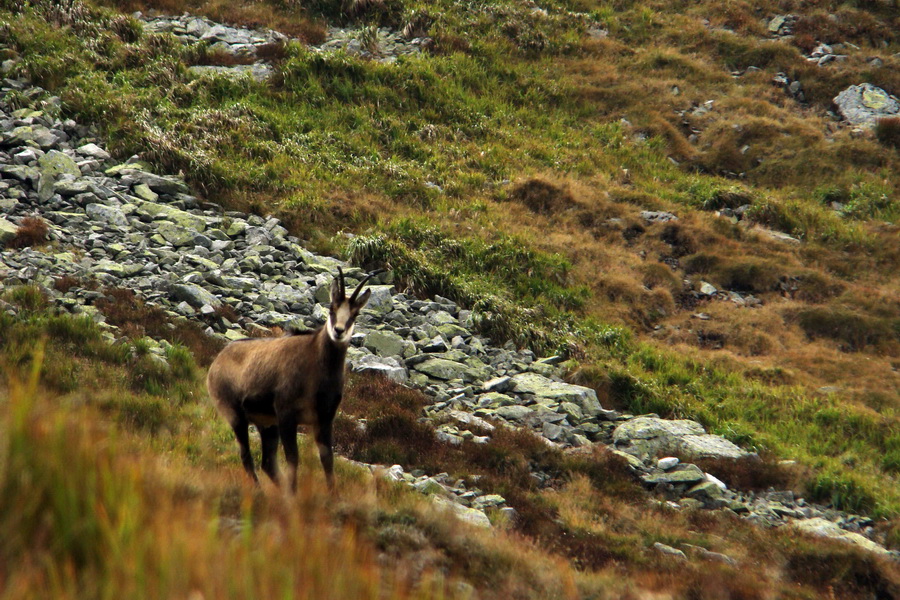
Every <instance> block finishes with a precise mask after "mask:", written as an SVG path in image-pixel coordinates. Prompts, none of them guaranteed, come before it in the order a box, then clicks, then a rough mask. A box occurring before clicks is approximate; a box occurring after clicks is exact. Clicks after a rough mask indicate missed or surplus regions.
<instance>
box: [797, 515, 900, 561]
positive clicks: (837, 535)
mask: <svg viewBox="0 0 900 600" xmlns="http://www.w3.org/2000/svg"><path fill="white" fill-rule="evenodd" d="M791 525H792V526H793V527H795V528H796V529H799V530H800V531H803V532H806V533H810V534H812V535H817V536H821V537H828V538H831V539H834V540H840V541H842V542H845V543H848V544H853V545H855V546H859V547H860V548H865V549H866V550H869V551H871V552H875V553H876V554H882V555H885V556H890V555H891V552H890V551H889V550H887V549H885V548H884V547H882V546H880V545H879V544H876V543H875V542H873V541H872V540H870V539H868V538H866V537H864V536H862V535H860V534H858V533H853V532H852V531H844V530H843V529H841V528H840V527H838V525H837V524H836V523H832V522H831V521H829V520H827V519H823V518H821V517H817V518H815V519H803V520H801V521H794V522H793V523H791Z"/></svg>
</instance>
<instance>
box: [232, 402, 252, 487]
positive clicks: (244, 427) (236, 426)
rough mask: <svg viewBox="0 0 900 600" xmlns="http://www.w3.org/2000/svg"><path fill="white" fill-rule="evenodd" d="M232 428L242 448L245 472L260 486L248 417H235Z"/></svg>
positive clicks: (242, 461)
mask: <svg viewBox="0 0 900 600" xmlns="http://www.w3.org/2000/svg"><path fill="white" fill-rule="evenodd" d="M231 428H232V429H233V430H234V436H235V437H236V438H237V441H238V445H239V446H240V447H241V463H243V465H244V470H245V471H247V474H248V475H250V478H251V479H252V480H253V483H255V484H256V485H259V478H258V477H257V476H256V469H254V468H253V455H252V454H251V453H250V431H249V428H250V423H249V422H248V421H247V417H245V416H244V415H235V416H234V418H233V419H232V421H231Z"/></svg>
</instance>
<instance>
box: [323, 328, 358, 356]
mask: <svg viewBox="0 0 900 600" xmlns="http://www.w3.org/2000/svg"><path fill="white" fill-rule="evenodd" d="M316 342H317V344H318V346H319V347H320V348H321V349H322V356H323V357H324V358H325V360H326V362H331V361H343V360H344V357H345V356H346V355H347V348H348V347H349V346H350V342H349V341H347V342H336V341H334V340H333V339H331V336H329V335H328V331H327V329H326V327H325V326H324V325H323V326H322V327H320V328H319V329H318V330H317V331H316Z"/></svg>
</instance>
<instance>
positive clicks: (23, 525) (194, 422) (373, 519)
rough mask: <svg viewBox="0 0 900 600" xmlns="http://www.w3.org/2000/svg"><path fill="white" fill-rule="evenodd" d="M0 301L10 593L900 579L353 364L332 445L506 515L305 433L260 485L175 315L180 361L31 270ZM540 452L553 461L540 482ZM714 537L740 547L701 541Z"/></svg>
mask: <svg viewBox="0 0 900 600" xmlns="http://www.w3.org/2000/svg"><path fill="white" fill-rule="evenodd" d="M2 306H3V308H4V312H3V314H2V316H0V340H2V341H0V364H3V365H4V371H3V372H4V379H3V385H4V395H3V400H2V401H0V509H2V510H0V534H2V536H3V539H4V544H3V546H2V548H0V559H2V560H0V595H2V597H4V598H10V599H18V598H34V597H44V596H45V595H47V594H50V595H52V596H53V597H55V598H85V597H88V598H94V597H96V598H106V597H115V596H120V595H122V594H127V595H128V596H129V597H133V598H175V597H178V598H183V597H190V598H201V597H204V598H206V597H215V598H258V597H260V595H276V596H284V597H291V598H323V597H324V598H498V599H499V598H522V599H526V598H534V599H537V598H610V599H612V598H616V599H634V598H647V597H656V598H709V599H713V598H717V599H718V598H742V599H759V600H762V599H766V598H772V597H779V598H795V599H798V600H801V599H813V598H822V597H827V594H835V595H836V596H835V597H839V598H848V599H853V598H870V597H872V594H882V595H881V596H876V597H884V598H889V597H894V596H896V594H897V593H900V570H898V566H897V564H896V562H892V561H890V560H889V559H886V558H879V557H877V556H875V555H873V554H870V553H867V552H865V551H863V550H859V549H856V548H854V547H852V546H847V545H845V544H843V543H840V542H835V541H830V540H823V539H820V538H813V537H807V536H804V535H799V534H797V533H796V532H793V531H788V530H786V529H777V530H767V529H764V528H760V527H757V526H755V525H753V524H751V523H750V522H748V521H746V520H743V519H740V518H738V517H737V516H736V515H734V514H733V513H732V514H729V513H728V512H727V511H705V510H695V511H678V510H673V509H671V508H669V507H668V506H666V504H665V503H664V502H661V501H659V500H658V499H654V498H652V497H651V496H649V495H648V494H647V493H646V492H645V491H643V490H642V489H641V488H640V486H639V485H638V484H637V483H636V482H635V481H633V479H632V477H631V476H630V475H629V474H628V471H627V469H626V468H625V466H624V464H622V463H621V461H620V460H619V459H617V458H616V457H614V456H613V455H611V454H610V453H608V452H607V451H606V450H605V449H603V448H602V447H598V448H594V449H593V450H591V451H588V452H586V453H585V452H582V453H580V454H578V453H576V454H572V453H565V454H564V453H562V452H560V451H558V450H553V449H551V448H549V447H548V446H547V445H545V444H544V443H543V442H541V441H540V440H538V438H536V437H534V436H532V435H530V434H529V433H526V432H521V431H520V432H515V431H512V430H510V431H499V432H497V433H495V434H494V437H493V440H492V442H491V443H490V444H488V445H483V446H482V445H478V444H474V443H471V442H466V443H465V444H463V445H462V446H453V445H449V444H444V443H441V442H438V441H436V439H435V436H434V432H433V430H432V429H431V426H430V425H427V424H425V423H421V422H419V420H418V417H419V414H420V411H421V407H422V406H423V404H424V403H425V400H424V398H423V397H422V396H421V395H420V394H419V393H418V392H415V391H413V390H409V389H407V388H403V387H399V386H397V385H396V384H392V383H391V382H389V381H387V380H381V379H377V378H376V379H372V378H353V379H351V382H350V385H349V389H348V394H347V398H346V400H345V404H344V415H343V416H342V417H341V419H340V420H339V421H338V423H337V425H336V438H337V443H338V449H339V450H340V454H341V455H342V456H346V457H352V458H355V459H361V460H368V461H378V462H387V463H390V462H393V461H395V460H396V461H400V462H401V463H402V464H404V465H405V466H406V467H407V468H409V469H413V468H417V467H421V468H425V469H430V470H432V471H434V470H436V469H445V470H446V471H448V472H449V473H450V474H451V475H454V476H460V477H465V478H466V481H467V482H468V484H469V485H470V486H475V485H477V486H478V487H479V488H480V489H483V490H486V491H489V492H494V493H502V494H503V495H504V496H505V497H506V498H507V499H508V500H509V501H510V503H511V504H513V505H514V506H515V507H516V509H517V510H518V511H519V517H518V518H517V519H516V520H515V523H511V522H509V521H506V520H504V518H503V517H502V515H500V514H499V513H492V514H491V517H492V520H493V525H494V527H493V529H491V530H484V529H478V528H475V527H472V526H468V525H465V524H463V523H462V522H459V521H456V520H455V519H453V518H451V517H450V516H449V515H448V514H446V513H444V512H441V511H439V510H437V509H436V508H435V507H434V506H433V505H432V503H431V502H430V501H428V500H427V499H426V497H424V496H422V495H420V494H418V493H417V492H414V491H412V490H411V489H410V488H408V487H406V486H401V485H400V484H397V483H393V482H390V481H388V480H387V479H385V478H382V477H380V476H376V477H373V476H372V474H371V473H370V472H369V471H368V470H366V469H362V468H360V467H358V466H356V465H354V464H352V463H349V462H345V461H344V460H343V459H341V460H339V461H338V463H337V477H338V487H339V493H338V495H337V496H336V497H329V495H328V494H327V492H326V491H325V485H324V478H323V477H322V476H321V471H320V467H319V465H318V460H317V456H316V452H315V449H314V447H312V444H309V443H308V442H307V441H306V440H305V438H303V444H302V447H301V450H302V452H301V456H302V463H303V464H302V469H303V482H304V483H303V485H302V486H300V487H301V491H300V492H299V494H298V495H297V496H296V497H291V498H287V497H285V496H284V495H283V494H281V493H279V492H278V491H277V490H275V489H273V488H270V487H268V486H266V487H264V488H263V489H262V490H253V489H252V488H251V486H250V485H249V484H248V483H247V481H246V480H245V474H244V473H243V471H242V470H241V468H240V464H239V460H238V457H237V453H236V452H235V451H234V447H233V446H234V442H233V439H232V435H231V432H230V431H229V430H228V427H227V426H226V425H225V424H224V422H222V420H221V419H218V418H217V417H216V415H215V414H214V413H215V410H214V409H213V407H211V406H210V405H209V404H208V403H207V402H206V401H205V397H204V396H205V394H204V393H203V390H202V387H201V385H200V382H199V381H198V374H199V369H198V368H197V366H196V365H195V364H194V362H193V361H192V360H191V359H190V352H188V351H187V348H186V347H185V346H182V345H180V344H178V343H177V341H176V339H185V338H184V337H183V336H184V333H183V332H181V333H180V332H177V331H174V330H173V333H172V334H171V336H172V341H173V342H174V344H173V345H172V349H171V350H170V351H169V353H168V354H169V363H170V364H171V365H172V368H171V369H170V370H166V371H158V370H157V371H154V370H153V365H154V364H155V363H154V361H152V360H150V357H149V355H147V354H146V352H145V351H143V350H142V347H143V345H142V342H141V338H136V339H134V340H132V341H130V342H125V343H119V344H116V345H110V344H109V342H107V341H105V340H104V339H103V332H102V330H101V329H100V328H99V327H98V326H97V325H96V324H94V323H93V321H91V320H90V319H89V318H87V317H73V316H68V315H57V314H55V313H54V311H53V310H52V309H50V308H48V305H47V303H46V300H45V299H44V298H43V297H42V295H41V294H40V292H39V291H38V290H37V289H35V288H28V287H24V288H15V289H13V290H12V291H7V293H6V294H5V295H4V297H3V305H2ZM11 308H12V309H13V310H14V312H15V313H16V316H15V317H13V316H11V315H10V312H11V311H10V309H11ZM194 350H195V351H196V350H199V348H196V347H195V348H194ZM357 418H365V419H366V420H367V422H368V427H367V430H366V431H367V433H366V434H360V432H359V429H358V428H357V426H356V419H357ZM534 469H537V470H540V471H541V472H544V473H546V474H548V475H549V477H550V479H549V481H547V482H545V483H544V484H541V485H539V484H538V483H536V481H535V479H534V478H533V477H532V476H531V472H532V470H534ZM657 542H661V543H665V544H670V545H674V546H680V547H684V546H683V545H684V544H690V545H692V546H694V547H695V550H692V551H691V552H690V553H691V556H692V560H691V562H690V563H688V562H683V561H679V560H677V559H672V558H669V557H667V556H665V555H663V554H660V553H659V552H657V551H656V550H655V549H654V548H653V544H654V543H657ZM706 550H709V551H712V552H717V553H722V554H725V555H727V556H729V557H731V559H732V560H736V561H738V564H737V565H736V566H732V565H729V564H726V563H723V562H720V560H721V558H715V557H712V558H707V559H705V560H704V558H703V555H702V552H704V551H706ZM720 557H721V555H720ZM885 594H886V595H885Z"/></svg>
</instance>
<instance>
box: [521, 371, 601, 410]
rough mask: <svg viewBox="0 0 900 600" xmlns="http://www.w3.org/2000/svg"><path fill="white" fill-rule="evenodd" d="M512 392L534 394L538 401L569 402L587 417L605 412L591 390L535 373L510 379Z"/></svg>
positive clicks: (523, 374)
mask: <svg viewBox="0 0 900 600" xmlns="http://www.w3.org/2000/svg"><path fill="white" fill-rule="evenodd" d="M511 384H512V388H511V389H512V391H514V392H517V393H519V394H534V396H535V397H537V398H538V402H540V399H545V400H549V401H551V402H554V403H558V402H571V403H573V404H576V405H577V406H578V407H579V408H580V409H581V411H582V412H583V413H584V414H585V415H587V416H591V417H594V416H597V415H600V414H602V413H605V412H606V411H605V410H604V409H603V407H602V406H600V401H599V400H598V399H597V392H595V391H594V390H592V389H591V388H587V387H584V386H580V385H572V384H570V383H560V382H558V381H553V380H552V379H548V378H547V377H544V376H543V375H538V374H537V373H519V374H518V375H515V376H514V377H513V378H512V381H511Z"/></svg>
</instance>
